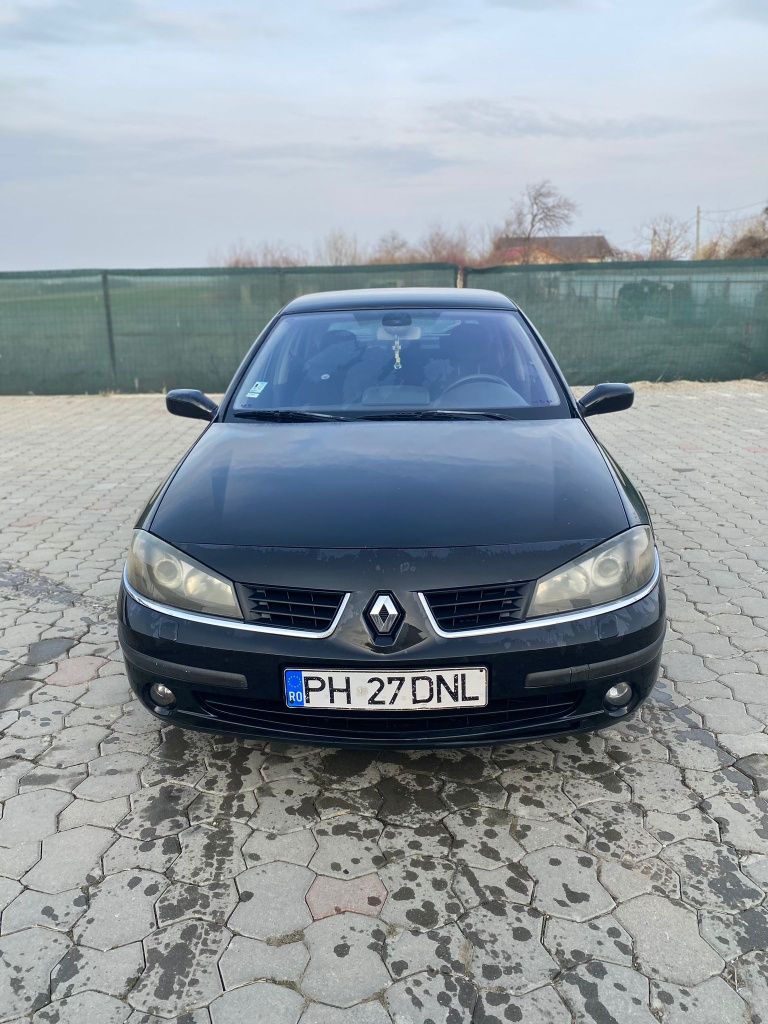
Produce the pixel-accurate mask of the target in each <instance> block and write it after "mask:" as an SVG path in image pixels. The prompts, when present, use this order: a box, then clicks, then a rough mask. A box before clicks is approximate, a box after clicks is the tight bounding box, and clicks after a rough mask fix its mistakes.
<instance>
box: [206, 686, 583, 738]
mask: <svg viewBox="0 0 768 1024" xmlns="http://www.w3.org/2000/svg"><path fill="white" fill-rule="evenodd" d="M196 696H197V699H198V701H199V702H200V705H201V706H202V708H203V709H204V710H205V711H207V712H208V714H210V715H213V716H214V717H215V718H216V719H217V721H218V722H219V723H221V724H226V725H230V726H232V727H234V728H249V729H252V730H253V731H254V732H256V733H258V734H259V735H260V736H265V737H268V736H270V735H276V736H280V737H281V738H285V737H286V736H287V735H290V736H292V737H293V738H295V739H297V740H303V741H304V742H309V743H311V742H321V743H322V742H325V743H333V742H339V743H344V744H349V742H350V741H352V742H359V743H361V744H364V743H366V742H368V743H375V744H376V745H377V746H382V747H387V746H393V747H394V746H400V747H403V746H406V747H407V746H408V745H409V744H413V745H415V746H418V745H419V744H420V743H428V744H431V745H434V744H435V743H436V742H438V743H439V742H444V743H450V744H456V743H462V742H464V743H471V742H478V741H480V740H483V741H485V742H489V741H494V740H498V741H500V742H501V741H504V740H505V739H510V738H514V736H515V734H516V733H524V734H525V735H526V736H529V735H535V734H536V733H541V734H542V735H549V734H552V733H556V732H560V731H563V730H571V729H575V728H578V724H579V723H578V722H575V721H574V719H573V718H571V717H569V716H570V715H572V713H573V711H574V710H575V709H576V707H577V705H578V704H579V702H580V701H581V699H582V697H583V692H582V691H569V692H568V693H565V694H563V693H560V694H541V695H538V696H535V697H523V698H520V699H514V700H494V701H491V702H490V703H489V704H488V706H487V707H485V708H477V709H474V708H473V709H472V710H471V711H466V710H458V709H457V710H456V711H438V712H434V713H430V712H425V711H396V712H386V711H334V712H330V713H328V712H325V711H317V710H311V709H308V708H303V709H298V708H295V709H290V710H289V709H288V708H286V707H285V706H284V705H282V704H279V703H277V702H276V701H268V700H258V699H251V698H247V697H240V696H233V695H230V694H227V695H226V696H224V695H217V696H215V697H214V696H212V695H211V694H210V693H198V694H196Z"/></svg>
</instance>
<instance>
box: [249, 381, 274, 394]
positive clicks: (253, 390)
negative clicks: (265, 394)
mask: <svg viewBox="0 0 768 1024" xmlns="http://www.w3.org/2000/svg"><path fill="white" fill-rule="evenodd" d="M267 384H269V381H268V380H257V381H255V383H253V384H252V385H251V387H250V388H249V390H248V394H247V395H246V396H245V397H246V398H258V397H259V395H260V394H261V392H262V391H263V390H264V388H265V387H266V386H267Z"/></svg>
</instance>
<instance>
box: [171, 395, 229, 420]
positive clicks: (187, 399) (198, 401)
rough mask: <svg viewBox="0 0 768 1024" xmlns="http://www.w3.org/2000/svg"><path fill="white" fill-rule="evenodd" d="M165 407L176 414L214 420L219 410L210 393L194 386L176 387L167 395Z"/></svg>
mask: <svg viewBox="0 0 768 1024" xmlns="http://www.w3.org/2000/svg"><path fill="white" fill-rule="evenodd" d="M165 407H166V409H167V410H168V412H171V413H173V415H174V416H188V417H189V418H190V419H193V420H209V421H210V420H212V419H213V417H214V416H215V415H216V413H217V412H218V411H219V407H218V405H217V404H216V403H215V402H214V400H213V399H212V398H209V397H208V395H204V394H203V392H202V391H196V390H195V389H193V388H176V389H174V390H173V391H169V392H168V394H167V395H166V396H165Z"/></svg>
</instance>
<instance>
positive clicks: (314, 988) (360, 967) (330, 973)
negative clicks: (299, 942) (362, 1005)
mask: <svg viewBox="0 0 768 1024" xmlns="http://www.w3.org/2000/svg"><path fill="white" fill-rule="evenodd" d="M304 938H305V941H306V943H307V946H308V947H309V956H310V959H309V964H308V966H307V969H306V972H305V974H304V979H303V981H302V990H303V992H304V994H305V995H307V996H309V998H310V999H315V1000H317V1001H318V1002H322V1003H330V1004H331V1005H332V1006H353V1005H354V1004H355V1003H358V1002H361V1001H362V1000H364V999H367V998H368V997H369V996H372V995H373V994H374V993H376V992H380V991H381V990H383V989H385V988H386V987H387V986H388V985H389V984H390V983H391V978H390V976H389V973H388V971H387V969H386V967H385V966H384V963H383V961H382V955H381V954H382V944H383V941H384V938H385V932H384V930H383V929H382V927H381V925H380V924H379V923H378V922H377V921H376V920H374V919H372V918H370V917H364V916H362V915H360V914H337V915H336V916H334V917H326V918H324V919H323V920H322V921H315V922H314V923H313V924H311V925H310V926H309V927H308V928H307V929H306V931H305V932H304Z"/></svg>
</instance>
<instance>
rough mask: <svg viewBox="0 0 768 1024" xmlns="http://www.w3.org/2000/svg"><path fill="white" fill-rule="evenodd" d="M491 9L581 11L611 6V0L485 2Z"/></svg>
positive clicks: (491, 0) (512, 0) (507, 0)
mask: <svg viewBox="0 0 768 1024" xmlns="http://www.w3.org/2000/svg"><path fill="white" fill-rule="evenodd" d="M487 2H488V3H489V4H490V6H491V7H507V8H509V9H510V10H514V11H532V12H535V13H538V12H544V11H582V10H585V9H586V10H588V9H590V8H592V9H594V10H598V9H604V8H606V7H610V6H612V2H613V0H487Z"/></svg>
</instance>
